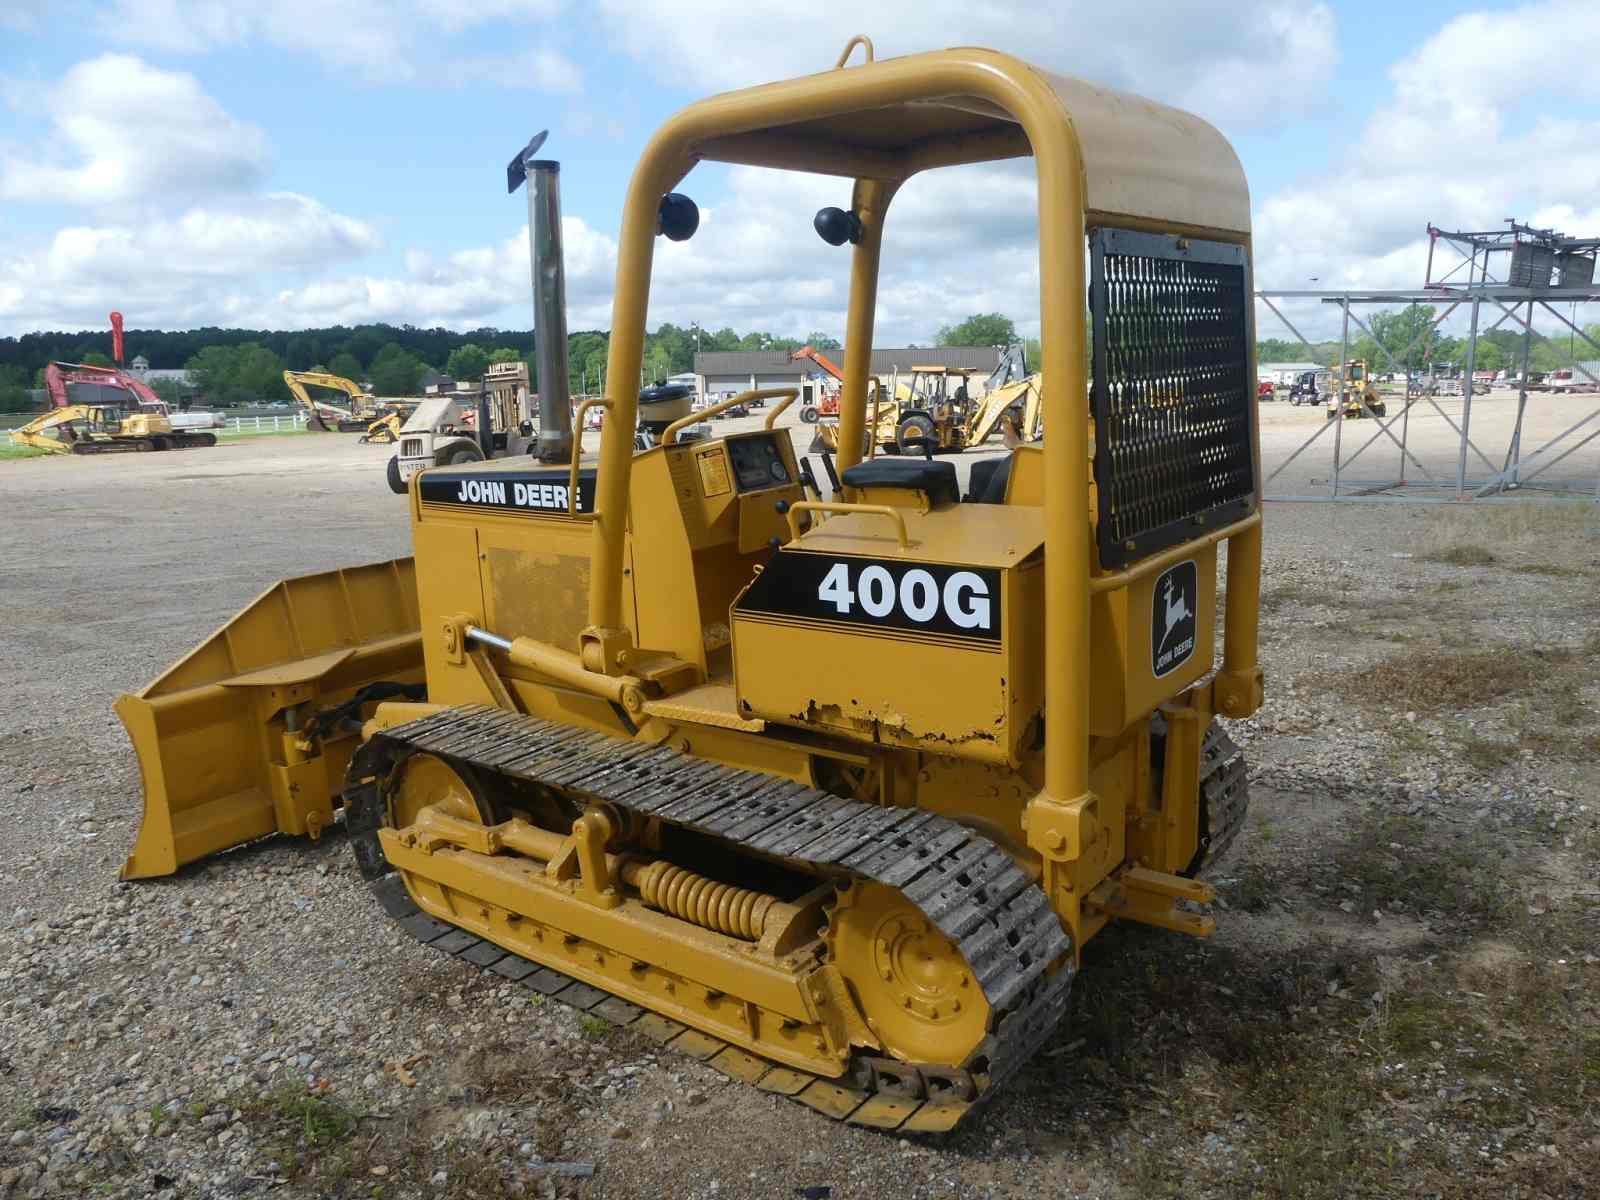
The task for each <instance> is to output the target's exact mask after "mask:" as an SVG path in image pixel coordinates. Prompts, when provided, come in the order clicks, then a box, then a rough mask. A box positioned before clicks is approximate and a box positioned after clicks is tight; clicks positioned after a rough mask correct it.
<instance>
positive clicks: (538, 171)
mask: <svg viewBox="0 0 1600 1200" xmlns="http://www.w3.org/2000/svg"><path fill="white" fill-rule="evenodd" d="M546 136H547V133H546V131H543V130H541V131H540V132H539V133H537V134H535V135H534V138H533V140H532V141H530V142H529V143H528V144H527V145H526V146H525V147H523V149H522V150H521V151H520V152H519V153H518V154H517V157H516V158H513V159H512V160H511V164H510V166H508V167H507V169H506V190H507V191H509V192H514V191H516V190H517V188H518V187H520V186H521V185H522V183H523V181H524V180H526V181H527V184H528V255H529V262H530V265H531V270H532V274H533V336H534V345H535V350H536V354H537V362H538V366H539V448H538V455H539V461H540V462H547V463H564V462H570V461H571V460H572V396H571V389H570V386H569V384H568V381H567V277H566V261H565V256H564V254H563V252H562V248H561V164H560V163H559V162H556V161H555V160H553V159H546V158H534V157H533V156H534V155H535V154H537V153H538V151H539V147H540V146H542V145H544V140H545V137H546ZM519 167H520V168H521V173H520V175H519V174H518V168H519Z"/></svg>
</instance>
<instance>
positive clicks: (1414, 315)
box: [1256, 304, 1600, 372]
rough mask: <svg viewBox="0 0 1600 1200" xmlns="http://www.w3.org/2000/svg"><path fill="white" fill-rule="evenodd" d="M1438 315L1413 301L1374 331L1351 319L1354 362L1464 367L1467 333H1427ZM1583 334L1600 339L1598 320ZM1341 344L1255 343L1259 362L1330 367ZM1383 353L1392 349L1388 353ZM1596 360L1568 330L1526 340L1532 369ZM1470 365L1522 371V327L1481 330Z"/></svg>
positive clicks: (1384, 314) (1380, 318)
mask: <svg viewBox="0 0 1600 1200" xmlns="http://www.w3.org/2000/svg"><path fill="white" fill-rule="evenodd" d="M1351 311H1352V312H1354V311H1355V310H1354V309H1352V310H1351ZM1438 316H1439V310H1438V309H1437V308H1436V307H1435V306H1434V305H1431V304H1410V305H1407V306H1406V307H1405V308H1402V309H1399V310H1398V311H1396V310H1389V309H1385V310H1382V311H1380V312H1375V313H1373V314H1372V316H1371V318H1370V319H1368V320H1367V324H1368V325H1369V326H1371V328H1372V333H1371V334H1368V333H1366V332H1364V331H1363V330H1362V329H1361V328H1360V327H1359V326H1357V325H1356V324H1355V322H1354V321H1352V322H1351V325H1350V353H1349V357H1350V360H1351V361H1352V362H1354V361H1356V360H1358V359H1359V360H1362V361H1364V362H1366V363H1367V364H1368V365H1369V366H1370V367H1371V368H1372V370H1374V371H1386V370H1407V371H1426V370H1427V369H1428V368H1429V366H1430V365H1431V366H1432V367H1433V368H1434V369H1435V370H1439V369H1443V368H1460V369H1465V367H1466V365H1467V339H1466V338H1465V337H1454V336H1452V335H1450V334H1446V333H1441V332H1439V331H1438V330H1435V331H1434V333H1433V334H1432V336H1431V337H1430V336H1428V335H1427V330H1428V327H1429V326H1431V325H1432V324H1433V322H1434V321H1435V320H1436V319H1437V318H1438ZM1584 333H1585V334H1586V335H1587V336H1588V337H1589V338H1590V339H1592V340H1593V341H1595V342H1597V343H1600V324H1591V325H1588V326H1586V327H1585V328H1584ZM1343 346H1344V341H1343V339H1342V338H1331V339H1329V340H1327V341H1321V342H1313V343H1312V344H1311V346H1310V347H1309V348H1308V347H1307V346H1306V345H1305V343H1303V342H1300V341H1298V340H1291V339H1288V338H1260V339H1258V340H1257V342H1256V361H1257V362H1260V363H1274V362H1314V363H1316V364H1317V365H1319V366H1332V365H1334V364H1336V363H1337V362H1338V361H1339V354H1340V351H1341V350H1342V349H1343ZM1380 347H1381V349H1380ZM1384 351H1387V352H1388V355H1387V357H1386V356H1385V354H1384V353H1383V352H1384ZM1593 358H1600V350H1596V349H1595V348H1594V347H1593V346H1589V345H1586V344H1585V343H1584V341H1583V339H1582V338H1579V337H1578V336H1577V335H1575V334H1572V333H1571V332H1570V331H1568V333H1567V334H1560V333H1558V334H1555V335H1553V336H1546V335H1545V334H1542V333H1539V332H1538V331H1537V330H1535V331H1534V333H1533V336H1532V338H1531V339H1530V340H1529V343H1528V369H1529V370H1530V371H1544V372H1549V371H1553V370H1555V369H1556V368H1558V367H1564V366H1567V365H1568V364H1570V363H1571V362H1572V361H1573V360H1574V359H1576V360H1578V361H1580V362H1581V361H1583V360H1585V359H1593ZM1472 366H1473V370H1475V371H1502V370H1512V371H1515V370H1521V369H1522V327H1521V326H1516V327H1515V328H1502V329H1488V330H1479V332H1478V348H1477V351H1476V353H1475V354H1474V355H1473V360H1472Z"/></svg>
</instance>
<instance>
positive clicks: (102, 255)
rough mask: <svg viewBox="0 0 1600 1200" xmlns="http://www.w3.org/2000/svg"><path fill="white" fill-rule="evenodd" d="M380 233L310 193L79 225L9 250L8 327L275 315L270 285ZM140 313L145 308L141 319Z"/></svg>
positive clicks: (4, 311)
mask: <svg viewBox="0 0 1600 1200" xmlns="http://www.w3.org/2000/svg"><path fill="white" fill-rule="evenodd" d="M381 245H382V241H381V239H380V238H379V236H378V233H377V231H376V230H375V229H374V228H373V227H372V226H371V225H369V224H367V223H366V222H364V221H359V220H356V219H354V218H352V217H347V216H342V215H341V214H339V213H336V212H332V211H330V210H329V209H327V208H325V207H324V206H323V205H321V204H319V203H317V202H316V201H315V200H312V199H310V198H308V197H305V196H298V195H293V194H273V195H268V196H262V197H241V198H235V199H233V200H231V201H230V202H228V203H227V204H225V205H218V206H212V207H203V206H202V207H195V208H191V209H188V210H187V211H185V212H183V213H181V214H179V215H178V216H176V217H173V218H171V219H154V220H149V221H144V222H141V223H140V224H138V225H117V224H108V225H75V226H70V227H68V228H65V229H62V230H60V231H58V232H57V233H56V234H55V235H54V236H53V237H51V238H50V239H49V240H48V241H47V242H45V243H44V244H42V245H39V246H36V247H32V248H11V249H8V250H6V251H3V252H0V279H5V280H6V281H7V285H6V286H5V287H0V327H6V328H10V329H17V330H28V329H61V328H82V327H86V326H96V325H98V324H99V323H100V321H101V320H103V315H104V313H105V312H106V311H107V309H108V308H110V307H121V308H122V309H123V310H124V311H126V312H128V313H129V314H130V317H132V318H133V319H134V320H137V321H138V322H140V323H141V324H147V325H152V326H155V325H165V326H167V327H169V328H182V327H184V326H194V325H217V324H227V323H230V322H232V323H246V324H258V323H263V322H265V323H270V322H271V319H272V318H273V317H275V316H276V313H275V312H274V311H273V309H272V307H271V306H270V304H269V303H267V302H265V301H264V298H263V296H264V292H265V289H264V286H263V283H262V282H258V281H266V280H271V279H275V278H282V274H281V273H282V272H305V271H313V270H317V269H320V268H321V267H323V266H324V265H325V264H327V263H329V262H343V261H347V260H349V259H351V258H353V257H357V256H359V255H362V254H366V253H368V252H370V251H373V250H376V249H378V248H380V246H381ZM133 314H137V316H133Z"/></svg>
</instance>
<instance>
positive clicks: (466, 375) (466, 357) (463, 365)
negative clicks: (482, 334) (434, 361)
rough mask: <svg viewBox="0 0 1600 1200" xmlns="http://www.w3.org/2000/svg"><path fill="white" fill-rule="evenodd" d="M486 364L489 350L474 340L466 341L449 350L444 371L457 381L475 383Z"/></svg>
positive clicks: (481, 376)
mask: <svg viewBox="0 0 1600 1200" xmlns="http://www.w3.org/2000/svg"><path fill="white" fill-rule="evenodd" d="M513 357H515V356H514V355H513ZM488 365H489V352H488V351H487V350H485V349H484V348H483V347H482V346H480V345H478V344H477V343H476V342H468V343H467V344H466V345H464V346H457V347H456V348H455V349H454V350H452V351H450V357H449V358H448V359H446V360H445V365H444V373H445V374H446V375H448V376H450V378H451V379H454V380H457V381H458V382H462V383H476V382H477V381H478V380H480V379H482V378H483V372H484V370H485V369H486V368H487V367H488Z"/></svg>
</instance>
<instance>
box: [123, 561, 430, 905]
mask: <svg viewBox="0 0 1600 1200" xmlns="http://www.w3.org/2000/svg"><path fill="white" fill-rule="evenodd" d="M416 597H417V589H416V575H415V567H414V564H413V561H412V560H411V559H409V558H400V559H394V560H391V561H388V562H380V563H372V564H369V565H366V566H360V567H347V568H343V569H341V570H337V571H328V572H324V573H323V574H320V575H306V576H301V577H299V578H296V579H286V580H284V581H283V582H281V583H278V584H275V585H273V586H272V587H271V588H269V589H268V590H267V591H266V592H264V593H263V594H262V595H261V596H260V597H258V598H257V599H256V600H255V601H253V602H252V603H251V604H250V605H249V607H247V608H246V609H244V610H243V611H242V612H240V613H239V615H238V616H236V617H234V618H233V619H232V620H231V621H229V622H228V623H227V624H226V625H224V626H223V627H222V628H221V629H219V630H218V631H217V632H216V633H214V634H213V635H212V636H211V637H210V638H208V639H207V640H206V641H205V642H204V643H202V644H201V645H200V646H198V647H197V648H195V649H194V650H193V651H191V652H190V653H189V654H188V655H186V656H185V657H184V658H182V659H181V660H179V662H178V663H176V664H175V665H174V666H172V667H171V668H169V669H168V670H167V671H166V672H165V673H164V674H163V675H161V676H160V678H158V679H156V680H155V682H153V683H151V684H150V685H149V686H148V687H146V688H144V689H143V690H142V691H140V692H139V693H137V694H136V695H125V696H122V697H121V698H120V699H118V701H117V703H116V711H117V716H118V717H120V718H121V719H122V723H123V726H124V728H126V729H127V731H128V737H129V739H130V740H131V741H132V743H133V749H134V752H135V754H137V756H138V759H139V774H140V776H141V778H142V780H143V784H144V821H143V823H142V824H141V825H140V828H139V836H138V839H137V840H136V842H135V843H134V847H133V852H132V853H131V854H130V855H129V856H128V860H127V862H126V864H124V866H123V868H122V878H123V879H137V878H143V877H147V876H152V875H169V874H171V873H172V872H173V871H175V870H177V869H178V868H179V867H180V866H182V865H184V864H185V863H190V862H194V861H196V860H197V859H201V858H204V857H206V856H207V855H210V854H214V853H216V852H217V851H219V850H225V849H227V848H229V847H231V846H237V845H241V844H243V843H245V842H248V841H253V840H254V839H256V838H258V837H264V836H266V835H267V834H270V833H275V832H280V831H281V832H284V833H296V834H305V833H310V834H313V835H315V834H317V833H318V832H320V830H321V829H322V828H323V827H324V826H326V825H327V824H328V823H329V822H331V820H332V817H333V806H334V798H335V796H336V795H337V794H338V791H339V789H340V788H341V786H342V784H343V779H344V770H345V766H346V764H347V763H348V761H349V759H350V755H351V754H352V753H353V752H354V750H355V748H356V745H357V742H358V739H357V737H356V735H355V733H354V732H353V731H351V730H343V731H341V730H333V731H330V732H328V733H327V734H326V735H325V736H322V737H320V738H318V739H316V740H315V741H309V740H304V741H303V735H301V734H298V733H296V732H295V731H294V730H292V729H290V728H289V726H290V725H291V724H292V725H295V726H296V727H297V728H298V727H300V726H302V725H303V724H304V722H305V721H306V720H308V719H309V718H310V717H312V716H313V715H314V714H316V713H317V712H319V711H323V710H326V709H329V708H331V707H333V706H335V705H338V704H341V703H345V702H347V701H349V700H351V699H352V698H353V697H354V696H355V695H356V693H357V692H359V691H360V690H361V689H362V688H365V687H367V686H369V685H372V684H379V683H398V684H419V683H421V682H422V679H423V669H422V645H421V633H420V631H419V628H418V617H417V598H416ZM291 714H292V715H291Z"/></svg>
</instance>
